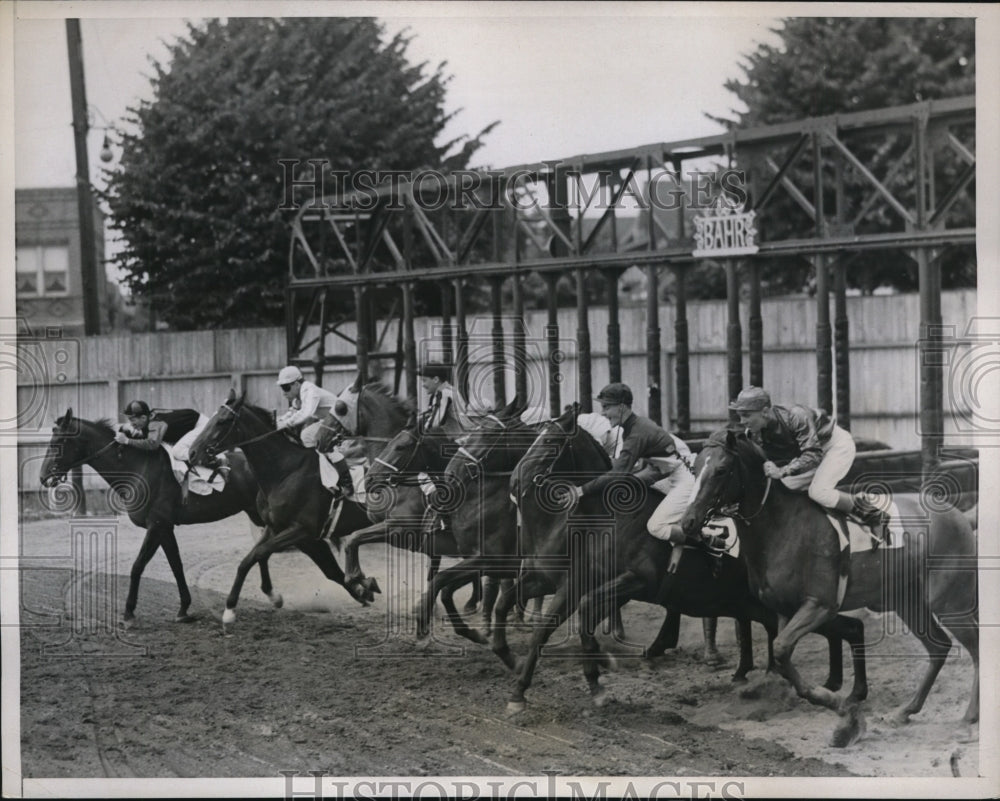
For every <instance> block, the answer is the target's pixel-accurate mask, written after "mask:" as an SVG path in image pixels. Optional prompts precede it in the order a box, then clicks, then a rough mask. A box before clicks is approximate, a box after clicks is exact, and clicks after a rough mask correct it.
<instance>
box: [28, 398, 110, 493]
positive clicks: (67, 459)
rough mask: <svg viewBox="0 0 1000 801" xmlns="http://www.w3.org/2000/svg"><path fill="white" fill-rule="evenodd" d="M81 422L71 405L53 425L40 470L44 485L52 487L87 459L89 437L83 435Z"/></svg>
mask: <svg viewBox="0 0 1000 801" xmlns="http://www.w3.org/2000/svg"><path fill="white" fill-rule="evenodd" d="M81 422H82V421H81V420H80V419H79V418H77V417H74V416H73V409H72V407H70V408H68V409H67V410H66V414H64V415H63V416H62V417H60V418H59V419H58V420H56V424H55V425H54V426H52V439H50V440H49V445H48V448H46V450H45V457H44V458H43V459H42V467H41V470H40V478H41V482H42V486H44V487H52V486H54V485H56V484H58V483H60V482H62V481H64V480H65V479H66V474H67V473H69V471H70V470H71V469H73V468H74V467H78V466H79V465H80V464H82V463H83V462H84V461H85V459H86V457H87V450H86V449H87V448H88V447H90V446H89V443H88V440H89V438H88V437H84V436H83V427H82V425H81ZM97 447H99V446H94V450H96V449H97Z"/></svg>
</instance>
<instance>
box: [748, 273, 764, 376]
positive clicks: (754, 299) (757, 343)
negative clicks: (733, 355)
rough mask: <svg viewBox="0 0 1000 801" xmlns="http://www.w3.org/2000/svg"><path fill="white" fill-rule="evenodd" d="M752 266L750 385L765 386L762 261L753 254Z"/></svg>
mask: <svg viewBox="0 0 1000 801" xmlns="http://www.w3.org/2000/svg"><path fill="white" fill-rule="evenodd" d="M749 267H750V313H749V315H748V317H747V327H748V328H749V329H750V385H751V386H754V387H762V386H764V319H763V316H762V315H761V313H760V262H759V261H758V260H757V259H756V258H754V257H753V256H751V257H750V259H749Z"/></svg>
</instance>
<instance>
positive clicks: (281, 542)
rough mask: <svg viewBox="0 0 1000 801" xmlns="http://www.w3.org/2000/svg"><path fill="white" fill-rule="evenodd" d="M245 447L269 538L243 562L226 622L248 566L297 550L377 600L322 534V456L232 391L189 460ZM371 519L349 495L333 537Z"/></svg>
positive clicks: (325, 499) (232, 617) (363, 596)
mask: <svg viewBox="0 0 1000 801" xmlns="http://www.w3.org/2000/svg"><path fill="white" fill-rule="evenodd" d="M237 446H238V447H239V448H241V449H242V451H243V453H244V454H246V458H247V462H248V463H249V465H250V469H251V470H252V471H253V475H254V477H255V478H256V480H257V483H258V485H259V486H260V495H259V496H258V511H259V512H260V517H261V518H262V520H263V521H264V535H263V536H262V537H261V538H260V540H258V541H257V543H256V544H255V545H254V546H253V548H251V549H250V552H249V553H248V554H247V555H246V556H245V557H244V558H243V560H242V561H241V562H240V564H239V567H238V568H237V571H236V579H235V581H234V582H233V586H232V588H231V589H230V591H229V595H228V596H227V598H226V609H225V612H224V613H223V616H222V623H223V626H224V627H226V626H230V625H232V624H233V623H235V622H236V604H237V603H238V601H239V596H240V590H241V589H242V587H243V582H244V581H245V580H246V577H247V573H249V571H250V568H251V567H253V565H255V564H258V563H266V561H267V559H268V558H269V557H270V556H271V554H273V553H278V552H281V551H288V550H291V549H293V548H298V549H299V550H300V551H302V552H303V553H304V554H306V556H308V557H309V558H310V559H312V560H313V561H314V562H315V563H316V565H317V566H318V567H319V569H320V570H322V571H323V575H325V576H326V577H327V578H328V579H330V580H331V581H333V582H335V583H337V584H340V585H341V586H342V587H343V588H344V589H345V590H347V592H348V593H349V594H350V596H351V597H352V598H354V600H356V601H357V602H358V603H360V604H362V605H363V606H364V605H367V604H368V603H369V602H371V601H373V600H374V592H377V591H378V587H377V585H374V586H373V585H372V584H370V583H366V582H365V581H364V577H355V578H353V579H347V578H345V576H344V572H343V570H341V568H340V565H339V564H338V563H337V560H336V558H335V557H334V555H333V552H332V551H331V550H330V546H329V544H328V543H327V542H326V541H325V540H324V539H323V538H322V533H323V532H324V530H325V524H326V522H327V517H328V515H329V508H330V493H329V492H328V491H327V490H326V488H325V487H324V486H323V483H322V481H321V479H320V473H319V460H318V456H317V454H316V453H314V452H313V451H312V449H309V448H305V447H303V446H302V445H301V444H299V443H297V442H294V441H292V439H290V438H289V436H288V435H287V434H286V433H285V432H284V431H280V430H278V429H276V428H275V426H274V422H273V420H272V417H271V414H270V412H268V411H267V410H265V409H262V408H259V407H257V406H253V405H252V404H249V403H246V402H245V396H244V395H240V396H239V397H237V395H236V393H235V392H234V391H230V393H229V397H228V398H227V400H226V402H225V403H223V404H222V405H221V406H220V407H219V410H218V411H217V412H216V413H215V414H214V415H213V416H212V418H211V419H210V420H209V421H208V423H207V424H206V425H205V428H204V429H203V430H202V432H201V433H200V434H199V435H198V437H197V439H195V441H194V443H193V444H192V445H191V462H192V463H193V464H200V463H203V462H204V461H205V459H206V458H207V457H210V456H212V455H214V454H215V453H218V452H219V451H222V450H225V449H227V448H231V447H237ZM365 523H367V514H366V513H365V510H364V507H362V506H361V505H360V504H358V503H355V502H354V501H351V500H346V501H345V502H344V504H343V508H342V510H341V513H340V515H339V518H338V520H337V523H336V525H335V526H334V528H333V531H332V534H331V536H332V537H334V538H337V537H339V536H342V535H343V534H344V533H346V532H349V531H353V530H354V529H357V528H361V527H362V526H364V525H365Z"/></svg>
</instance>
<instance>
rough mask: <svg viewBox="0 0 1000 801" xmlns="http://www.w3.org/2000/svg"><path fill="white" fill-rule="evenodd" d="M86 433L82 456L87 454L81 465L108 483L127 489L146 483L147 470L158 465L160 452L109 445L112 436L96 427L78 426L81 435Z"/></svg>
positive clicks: (147, 478) (147, 477)
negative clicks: (88, 467)
mask: <svg viewBox="0 0 1000 801" xmlns="http://www.w3.org/2000/svg"><path fill="white" fill-rule="evenodd" d="M84 432H86V439H87V441H86V446H85V447H86V448H87V451H86V453H88V454H90V456H89V458H88V459H87V461H86V462H85V464H89V465H90V466H91V467H92V468H94V470H95V471H96V472H97V474H98V475H100V476H101V478H103V479H104V480H105V481H107V482H108V483H109V484H110V483H112V480H113V481H114V483H115V484H122V483H125V484H127V485H130V486H135V485H137V484H141V483H146V482H147V481H148V480H149V471H150V469H151V468H153V467H154V466H155V465H157V464H160V461H159V459H160V452H159V450H155V451H144V450H138V449H137V448H130V447H129V446H128V445H112V446H111V447H107V446H108V445H109V444H110V443H111V442H112V441H113V440H114V435H113V434H111V433H110V432H104V431H102V430H100V429H99V428H97V427H96V426H95V427H93V428H89V427H87V426H82V427H81V429H80V433H81V435H84Z"/></svg>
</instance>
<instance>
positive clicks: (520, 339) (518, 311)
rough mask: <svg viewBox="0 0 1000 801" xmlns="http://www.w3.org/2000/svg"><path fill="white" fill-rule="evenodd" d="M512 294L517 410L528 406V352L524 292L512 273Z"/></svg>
mask: <svg viewBox="0 0 1000 801" xmlns="http://www.w3.org/2000/svg"><path fill="white" fill-rule="evenodd" d="M510 280H511V285H512V288H513V293H514V359H513V364H514V400H515V401H516V402H517V408H519V409H522V410H523V409H525V408H526V407H527V405H528V352H527V346H526V342H525V329H524V292H523V291H522V289H521V276H520V274H519V273H514V275H512V276H511V278H510Z"/></svg>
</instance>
